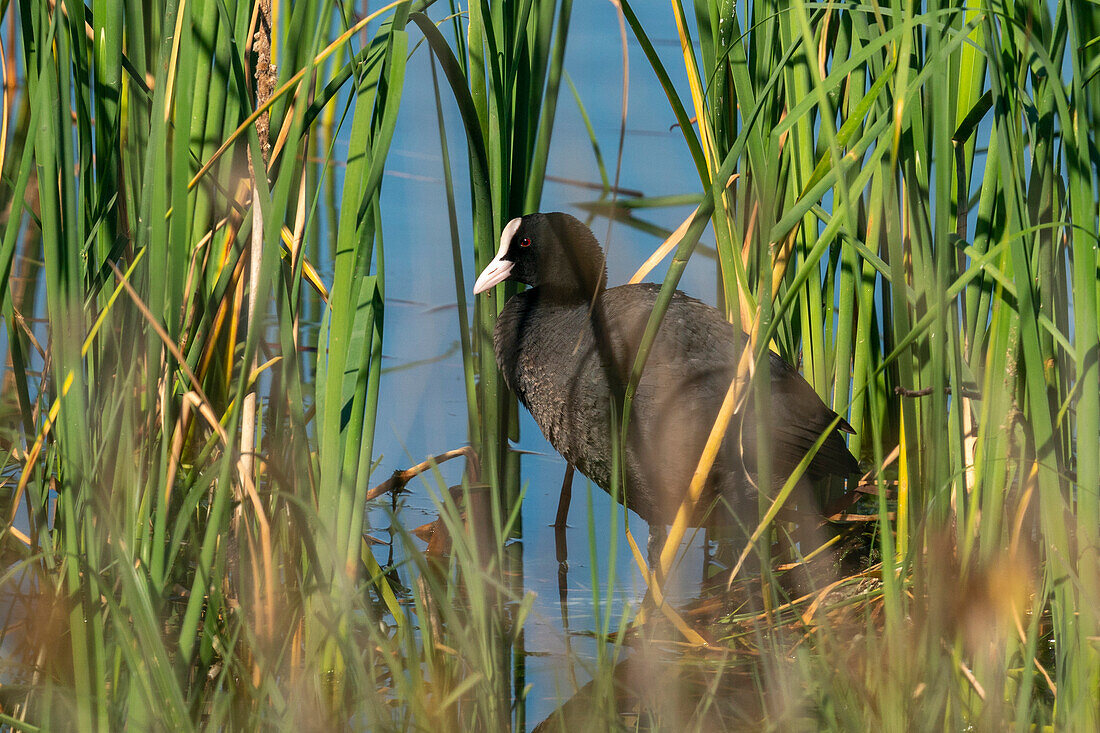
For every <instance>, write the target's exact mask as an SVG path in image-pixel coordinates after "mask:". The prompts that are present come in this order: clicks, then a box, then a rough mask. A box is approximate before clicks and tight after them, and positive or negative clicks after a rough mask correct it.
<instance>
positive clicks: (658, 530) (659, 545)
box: [646, 524, 668, 574]
mask: <svg viewBox="0 0 1100 733" xmlns="http://www.w3.org/2000/svg"><path fill="white" fill-rule="evenodd" d="M667 539H668V528H667V527H665V525H663V524H651V525H649V542H648V543H647V544H646V555H647V556H648V559H649V569H650V571H651V572H653V573H654V574H656V573H657V572H658V571H659V570H660V569H661V550H663V549H664V547H665V540H667Z"/></svg>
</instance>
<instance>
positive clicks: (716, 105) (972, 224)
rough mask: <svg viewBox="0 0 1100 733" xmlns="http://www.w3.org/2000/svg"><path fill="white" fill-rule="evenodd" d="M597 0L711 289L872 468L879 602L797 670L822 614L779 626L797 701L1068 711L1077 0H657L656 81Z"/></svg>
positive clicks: (1078, 154) (1082, 520)
mask: <svg viewBox="0 0 1100 733" xmlns="http://www.w3.org/2000/svg"><path fill="white" fill-rule="evenodd" d="M623 7H624V11H625V12H626V14H627V18H628V20H629V21H630V24H631V28H632V30H633V31H634V33H635V37H636V38H637V40H638V41H639V43H640V44H641V45H642V48H643V50H644V51H645V52H646V54H647V58H648V59H649V61H650V64H651V66H652V68H653V70H654V72H656V74H657V78H658V79H659V80H660V81H661V83H662V84H663V85H664V87H665V91H666V93H667V95H668V98H669V102H670V107H671V109H670V111H671V113H672V114H673V115H675V117H676V118H677V120H678V121H679V122H680V129H681V130H682V131H683V133H684V139H685V144H686V145H687V147H688V149H689V151H690V152H691V154H692V157H693V160H694V161H695V163H696V167H697V170H698V173H699V177H700V185H701V187H702V190H703V191H704V192H705V193H706V194H707V198H706V199H704V205H703V206H702V207H701V208H700V215H703V216H706V215H709V216H710V220H711V224H712V226H713V230H714V233H715V240H716V244H717V249H718V255H719V264H720V269H721V283H722V296H723V302H724V304H725V307H726V309H727V313H728V314H729V316H730V318H731V320H733V321H734V322H735V323H740V324H741V325H742V326H743V327H744V328H745V329H746V330H748V331H750V333H752V334H753V336H754V337H755V339H756V344H757V346H756V351H757V353H758V355H759V354H761V353H762V352H763V349H766V348H769V347H770V348H773V349H775V350H777V351H779V352H780V353H781V354H782V355H783V356H784V357H786V358H787V359H788V360H790V361H792V362H795V363H800V364H801V368H802V371H803V373H804V374H805V375H806V378H807V379H808V380H809V381H810V383H811V384H812V385H813V386H814V387H815V388H816V389H817V391H818V393H819V394H820V395H821V397H822V398H823V399H824V400H825V401H826V402H828V403H831V404H832V405H833V406H834V408H835V409H837V410H838V411H839V412H840V413H841V414H842V415H848V416H849V418H848V419H849V421H850V422H851V424H852V425H853V426H854V427H855V429H856V433H857V435H856V436H855V437H854V438H853V442H852V446H851V447H852V448H853V450H854V451H855V452H856V453H857V454H859V455H860V456H861V457H862V458H863V459H864V461H865V463H866V465H868V466H871V467H872V469H871V472H870V478H871V480H872V481H873V482H874V483H873V485H872V486H868V487H867V489H865V491H867V492H868V493H869V494H872V495H874V494H877V496H878V497H879V498H878V502H877V503H878V514H879V531H880V533H881V538H882V543H881V544H882V551H883V553H882V557H883V562H882V565H881V568H880V570H879V573H880V576H881V579H882V582H883V592H882V608H883V609H884V615H883V616H882V617H881V619H880V618H879V617H878V616H874V615H872V614H868V615H867V616H866V619H865V621H864V623H868V624H870V625H871V628H870V629H869V631H870V632H872V635H871V636H870V637H869V638H871V639H874V640H875V641H874V644H872V645H871V648H870V649H866V650H862V651H864V652H867V654H868V656H869V657H870V659H871V660H873V661H867V660H862V661H861V668H860V672H858V673H857V674H856V675H854V676H849V675H845V674H841V675H828V676H826V677H823V676H822V675H824V673H825V670H826V669H829V670H831V669H834V668H835V663H834V662H833V661H830V659H831V658H832V657H835V656H836V654H837V652H838V650H839V649H842V648H843V646H844V645H843V642H842V639H843V638H844V637H843V635H837V636H832V635H830V634H828V633H825V634H824V635H823V636H822V635H818V637H815V638H822V639H823V641H822V643H821V644H820V645H819V646H818V647H815V648H813V649H811V650H803V652H801V659H802V660H803V664H804V666H803V667H802V668H801V669H800V673H801V674H803V675H805V678H806V679H813V680H815V686H817V687H823V688H825V691H824V692H822V693H821V698H819V699H817V700H815V701H813V702H811V705H814V704H816V705H817V706H818V707H816V708H814V709H815V710H816V711H817V712H818V713H821V712H822V711H823V710H825V709H830V710H833V709H840V708H841V704H840V701H841V700H845V701H847V704H849V705H851V706H852V707H853V708H854V710H853V709H851V708H849V709H847V710H845V713H844V715H842V716H837V717H829V716H824V717H823V718H822V719H820V720H819V722H821V723H825V724H827V727H836V728H840V729H847V728H848V727H849V726H850V725H853V724H855V721H857V720H858V721H859V725H858V726H857V727H864V726H865V725H866V724H867V723H868V721H870V720H875V721H876V722H880V723H884V724H887V725H889V726H891V727H899V728H900V727H907V726H912V725H916V726H917V727H922V728H923V727H931V728H940V727H944V728H952V727H956V728H957V727H961V726H964V725H968V724H969V725H974V724H980V725H989V726H992V727H999V726H1001V725H1004V724H1006V723H1007V722H1008V721H1011V720H1014V721H1015V724H1016V725H1017V726H1020V727H1025V726H1027V725H1028V724H1029V723H1032V724H1050V723H1053V724H1055V725H1056V726H1057V727H1059V728H1075V729H1076V728H1080V729H1091V728H1093V727H1094V726H1095V725H1096V716H1097V714H1098V710H1097V705H1096V699H1097V692H1098V689H1097V682H1096V680H1097V679H1098V677H1097V675H1098V673H1100V666H1098V662H1100V660H1098V659H1097V654H1096V649H1095V645H1094V644H1093V643H1091V642H1090V641H1089V639H1095V636H1096V631H1097V623H1098V617H1097V614H1096V612H1095V608H1096V600H1097V596H1096V588H1095V584H1096V582H1097V578H1098V577H1100V574H1098V570H1100V566H1098V564H1097V560H1096V549H1097V540H1098V539H1100V538H1098V536H1097V527H1098V523H1097V513H1096V510H1097V505H1096V497H1097V494H1098V490H1100V476H1098V475H1097V458H1098V454H1100V452H1098V450H1097V446H1098V445H1100V433H1098V430H1100V423H1098V419H1100V404H1097V401H1096V400H1097V397H1096V395H1097V389H1096V386H1097V379H1098V370H1097V353H1098V348H1097V322H1098V321H1100V312H1098V311H1097V287H1098V282H1100V281H1098V278H1097V254H1096V253H1097V247H1096V244H1097V214H1096V211H1097V201H1098V188H1097V183H1096V181H1097V178H1096V175H1097V169H1096V166H1097V163H1096V160H1095V155H1094V154H1093V153H1091V152H1090V150H1093V149H1094V148H1095V145H1096V140H1095V130H1096V129H1097V128H1096V126H1095V124H1094V123H1095V120H1096V115H1097V108H1096V106H1095V103H1096V98H1095V96H1096V85H1095V75H1093V74H1092V73H1091V72H1089V71H1087V70H1086V69H1090V68H1092V66H1093V65H1095V63H1096V59H1095V52H1094V51H1095V43H1094V41H1095V38H1096V35H1095V34H1096V25H1095V23H1096V20H1097V16H1096V13H1095V10H1094V9H1092V8H1088V7H1083V6H1081V5H1078V4H1075V3H1057V4H1053V3H1052V4H1043V3H1034V4H1025V5H1020V4H993V5H989V6H981V7H974V8H968V9H961V8H959V7H958V6H955V5H943V6H940V5H938V4H935V3H933V4H930V5H928V6H926V7H920V8H914V7H913V6H911V5H909V4H904V3H903V4H899V5H887V6H878V5H876V6H868V5H862V4H858V3H840V4H828V5H818V4H807V3H802V2H793V3H790V4H782V5H776V4H773V3H752V4H748V5H735V4H733V3H696V4H695V5H694V6H689V7H686V8H685V7H684V6H683V4H681V3H680V2H678V0H674V2H673V3H672V18H673V20H674V22H675V24H676V28H677V31H678V33H679V36H680V39H681V48H682V51H683V54H682V59H683V64H684V70H685V71H686V73H687V77H688V81H689V88H688V89H687V90H682V89H677V88H675V87H674V86H673V85H672V83H671V82H670V81H669V78H670V74H669V72H668V71H667V69H666V68H665V67H664V65H663V62H662V60H661V58H660V57H659V56H658V55H657V53H656V51H655V50H654V48H653V46H652V44H651V43H650V41H649V39H648V33H649V32H650V31H649V29H646V28H643V27H642V26H641V25H640V23H639V22H638V21H637V19H636V17H635V16H634V14H633V12H632V10H631V8H630V3H628V2H625V3H624V4H623ZM1090 44H1091V45H1090ZM685 239H686V240H688V243H687V244H686V245H681V251H680V252H678V257H680V256H682V255H683V254H686V253H688V251H690V246H691V243H690V237H688V238H685ZM681 270H682V266H681V265H680V264H679V263H678V262H677V261H676V260H674V263H673V266H672V267H671V268H670V275H669V279H668V280H666V282H668V281H672V282H675V278H677V277H678V274H679V272H680V271H681ZM756 364H757V366H758V367H759V366H760V365H764V364H766V360H760V359H757V360H756ZM756 377H757V378H756V380H755V381H756V384H757V385H758V387H757V398H760V396H761V390H760V389H759V385H760V384H761V383H766V375H762V374H760V370H759V369H758V370H757V375H756ZM895 450H896V451H897V455H898V460H897V462H896V463H895V464H890V465H887V464H886V462H885V459H886V457H887V456H888V454H891V453H892V452H893V451H895ZM887 477H889V478H891V479H894V480H896V490H894V489H891V488H890V487H888V485H887V482H886V478H887ZM767 501H768V499H765V505H766V504H767ZM895 510H896V517H895V515H894V514H893V512H894V511H895ZM945 576H946V577H948V578H950V581H945V580H944V577H945ZM960 588H961V589H967V591H968V592H969V593H970V594H971V595H970V596H969V597H962V598H960V597H958V595H957V594H958V592H959V591H958V589H960ZM945 596H954V599H953V600H951V601H948V600H946V599H945ZM937 612H938V614H939V615H937ZM979 619H980V620H979ZM973 624H978V625H981V626H983V628H982V629H980V630H979V629H976V628H974V627H973V626H971V625H973ZM849 631H850V628H848V627H846V628H845V631H844V633H845V634H846V633H848V632H849ZM1047 644H1049V645H1051V646H1052V647H1053V648H1054V649H1056V652H1055V654H1054V655H1053V658H1050V657H1047V656H1046V655H1045V654H1042V653H1039V654H1038V656H1037V649H1039V648H1040V647H1042V646H1044V645H1047ZM914 662H915V663H914ZM795 676H797V674H796V675H795ZM822 679H831V680H833V681H832V682H830V683H822V682H821V680H822ZM780 686H781V685H780ZM925 687H927V689H926V690H925V689H924V688H925ZM794 689H796V688H795V687H793V686H792V688H790V689H789V690H788V692H790V693H791V694H794V695H796V696H797V697H798V698H802V699H801V702H802V703H803V704H805V703H806V700H805V698H804V697H803V694H802V692H792V690H794ZM922 690H923V694H922ZM814 694H816V693H814ZM1050 700H1053V701H1054V704H1053V705H1050V704H1049V701H1050ZM825 701H827V703H826V702H825ZM845 716H848V717H845ZM914 721H919V722H914Z"/></svg>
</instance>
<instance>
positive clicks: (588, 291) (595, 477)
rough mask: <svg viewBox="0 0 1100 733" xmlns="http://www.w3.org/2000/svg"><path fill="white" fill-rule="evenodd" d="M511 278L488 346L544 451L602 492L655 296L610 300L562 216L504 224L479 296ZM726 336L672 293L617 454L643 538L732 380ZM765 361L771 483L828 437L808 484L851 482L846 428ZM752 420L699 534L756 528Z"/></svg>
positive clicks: (797, 380)
mask: <svg viewBox="0 0 1100 733" xmlns="http://www.w3.org/2000/svg"><path fill="white" fill-rule="evenodd" d="M505 280H512V281H517V282H521V283H525V284H527V285H530V286H531V287H530V288H529V289H527V290H526V291H524V292H522V293H519V294H518V295H515V296H514V297H512V298H510V299H509V300H508V302H507V303H506V304H505V305H504V309H503V311H502V312H501V314H500V317H499V318H498V319H497V323H496V330H495V333H494V338H493V345H494V347H495V351H496V359H497V364H498V365H499V367H500V371H501V374H502V375H503V376H504V381H505V383H506V384H507V385H508V387H509V388H510V389H511V390H512V391H513V392H515V394H516V396H517V397H518V398H519V400H520V402H522V403H523V404H524V405H525V406H526V407H527V409H528V410H530V412H531V415H532V416H533V417H534V418H535V422H536V423H538V425H539V427H540V428H541V429H542V432H543V433H544V434H545V435H546V438H547V440H549V441H550V444H551V445H553V446H554V448H555V449H556V450H557V451H558V452H559V453H561V454H562V456H564V457H565V460H566V461H568V462H569V463H570V464H572V465H573V466H575V467H576V468H577V469H578V470H580V471H581V472H582V473H584V474H585V475H586V476H588V477H589V478H590V479H592V481H594V482H595V483H596V484H597V485H598V486H600V487H601V488H603V489H604V490H605V491H607V490H609V487H610V486H611V470H612V464H611V438H610V436H611V432H610V420H611V404H612V400H613V398H614V396H615V395H616V394H618V395H619V396H620V397H621V394H622V390H623V388H624V387H625V385H626V383H627V380H628V378H629V375H630V370H631V367H632V365H633V363H634V357H635V355H636V354H637V350H638V345H639V343H640V342H641V339H642V334H643V332H644V331H645V326H646V322H647V321H648V320H649V316H650V312H651V311H652V309H653V305H654V303H655V301H656V299H657V293H658V292H659V290H660V287H659V286H657V285H652V284H636V285H621V286H619V287H615V288H606V287H605V283H606V280H607V271H606V268H605V266H604V256H603V252H602V250H601V249H600V245H599V242H597V241H596V238H595V237H594V236H593V234H592V232H591V231H590V230H589V229H588V227H586V226H585V225H584V224H583V223H581V222H580V221H578V220H577V219H576V218H574V217H572V216H570V215H568V214H562V213H549V214H530V215H528V216H524V217H523V218H520V219H513V220H512V221H511V222H509V223H508V225H507V226H506V227H505V228H504V232H503V233H502V234H501V237H500V249H499V250H498V252H497V255H496V257H495V258H494V259H493V261H492V262H490V263H489V265H488V266H487V267H486V268H485V270H484V271H483V272H482V273H481V275H480V276H479V277H478V279H477V282H476V283H475V284H474V293H475V294H477V293H483V292H485V291H486V290H489V289H490V288H492V287H493V286H494V285H496V284H498V283H500V282H503V281H505ZM733 328H734V327H733V326H732V325H730V324H729V323H728V322H726V320H725V319H724V318H723V317H722V315H721V314H720V313H719V312H718V310H717V309H715V308H712V307H711V306H709V305H706V304H705V303H702V302H700V301H698V300H696V299H694V298H690V297H688V296H687V295H684V294H683V293H681V292H679V291H677V292H676V293H675V295H674V296H673V298H672V302H671V304H670V306H669V308H668V311H667V313H666V315H665V318H664V320H663V321H662V323H661V328H660V330H659V331H658V333H657V339H656V341H655V342H654V344H653V347H652V350H651V351H650V355H649V358H648V360H647V361H646V365H645V369H644V371H643V373H642V377H641V380H640V382H639V384H638V390H637V393H636V395H635V397H634V401H633V408H632V411H631V423H630V425H629V426H628V428H627V433H626V445H625V451H624V455H623V462H624V466H623V472H624V478H625V481H624V486H623V493H622V497H623V502H624V503H625V504H626V506H627V507H629V508H630V509H633V510H634V511H635V512H637V514H638V515H639V516H640V517H641V518H642V519H644V520H645V521H646V522H648V523H649V524H650V525H651V526H654V525H656V526H658V527H659V526H662V525H666V524H669V523H671V521H672V519H673V517H674V516H675V513H676V510H677V508H678V507H679V505H680V502H681V500H682V498H683V497H684V494H685V493H686V491H687V489H688V485H689V483H690V481H691V477H692V474H693V473H694V471H695V467H696V464H697V463H698V461H699V457H700V456H701V455H702V451H703V446H704V445H705V444H706V441H707V437H708V435H709V433H710V430H711V427H712V425H713V424H714V420H715V417H716V416H717V414H718V410H719V407H720V406H721V403H722V399H723V397H724V396H725V394H726V391H727V389H728V388H729V385H730V382H731V381H732V380H733V378H734V376H735V375H736V371H737V361H738V357H739V355H740V353H739V351H738V347H737V345H736V343H735V339H734V336H735V333H734V330H733ZM741 343H742V344H745V343H747V337H745V338H743V339H742V341H741ZM769 356H770V359H771V361H770V367H771V408H770V418H771V419H770V429H769V434H770V442H769V446H768V447H769V451H768V453H769V455H770V457H771V461H772V466H773V471H772V475H773V476H774V477H775V480H776V481H777V482H779V483H781V482H782V481H783V480H784V479H785V478H786V477H787V476H789V475H790V473H791V472H792V471H793V470H794V468H795V466H796V465H797V464H798V462H799V461H800V460H802V458H803V457H804V456H805V455H806V454H807V453H808V452H809V450H810V448H811V447H812V446H813V444H814V442H815V441H816V440H817V439H818V437H819V436H820V435H821V434H822V433H824V432H825V431H826V430H828V431H829V435H828V437H827V438H826V439H825V442H824V444H823V445H822V446H821V448H820V449H819V450H818V452H817V453H816V454H815V455H814V457H813V459H812V460H811V462H810V464H809V469H808V471H807V472H806V475H807V476H808V477H809V478H810V479H817V478H821V477H823V476H825V475H828V474H834V475H839V476H847V475H850V474H853V473H857V472H858V471H859V464H858V463H857V461H856V459H855V458H854V457H853V456H852V454H851V453H849V452H848V449H847V447H846V446H845V444H844V440H843V438H842V437H841V435H840V432H839V431H844V432H849V433H850V432H853V431H852V428H851V427H850V426H849V425H848V423H846V422H845V421H844V420H840V421H839V422H838V424H837V427H835V428H832V429H830V425H831V423H832V422H833V420H834V419H836V413H834V412H833V411H832V410H830V409H829V408H828V407H826V406H825V404H824V403H822V401H821V400H820V399H819V398H818V396H817V393H816V392H814V390H813V388H812V387H810V385H809V384H807V383H806V381H805V380H804V379H803V378H802V377H801V376H800V375H799V374H798V372H797V371H795V369H794V368H793V367H792V366H791V365H790V364H788V363H787V362H785V361H783V359H781V358H780V357H778V356H776V355H775V354H774V353H769ZM755 420H756V416H755V412H754V410H753V407H752V404H751V402H750V403H749V404H748V405H747V406H746V407H744V408H742V410H741V414H739V415H735V416H734V418H733V420H732V421H731V424H730V427H729V430H728V431H727V433H726V436H725V440H724V442H723V444H722V447H721V450H720V452H719V455H718V458H717V460H716V462H715V464H714V468H713V469H712V471H711V473H710V475H709V477H708V480H707V483H706V485H705V487H704V493H703V498H702V501H701V502H700V503H699V505H698V507H697V515H696V516H695V517H693V525H694V526H700V525H701V524H703V523H704V522H705V523H707V524H710V523H716V522H722V521H724V522H729V521H731V520H732V521H733V522H736V521H737V519H738V517H740V520H741V522H743V523H746V524H747V523H748V522H749V521H750V518H751V520H755V512H756V501H757V499H756V489H755V488H754V486H755V482H754V481H753V480H751V479H750V476H754V475H755V473H756V471H755V469H756V459H755V454H756V448H755V444H756V440H757V428H756V422H755ZM712 510H713V511H712ZM723 516H724V518H723Z"/></svg>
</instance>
